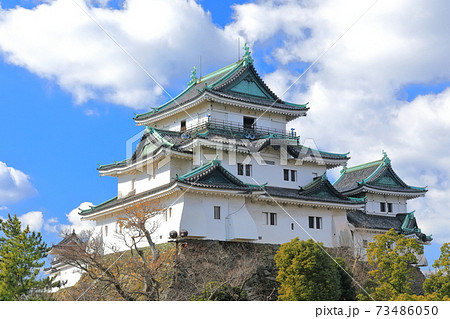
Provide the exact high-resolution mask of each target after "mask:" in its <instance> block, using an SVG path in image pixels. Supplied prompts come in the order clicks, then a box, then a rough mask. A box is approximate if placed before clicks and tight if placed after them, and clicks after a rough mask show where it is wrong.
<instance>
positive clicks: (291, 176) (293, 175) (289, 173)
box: [283, 169, 297, 182]
mask: <svg viewBox="0 0 450 319" xmlns="http://www.w3.org/2000/svg"><path fill="white" fill-rule="evenodd" d="M283 179H284V180H285V181H289V180H290V181H291V182H295V181H297V171H296V170H295V169H284V170H283Z"/></svg>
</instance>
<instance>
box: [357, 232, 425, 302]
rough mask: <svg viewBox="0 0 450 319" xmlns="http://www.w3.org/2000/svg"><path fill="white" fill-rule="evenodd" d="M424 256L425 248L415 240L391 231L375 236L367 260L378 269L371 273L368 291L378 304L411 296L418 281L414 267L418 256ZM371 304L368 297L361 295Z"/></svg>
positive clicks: (369, 246)
mask: <svg viewBox="0 0 450 319" xmlns="http://www.w3.org/2000/svg"><path fill="white" fill-rule="evenodd" d="M422 254H423V246H422V245H421V244H420V243H419V242H418V241H417V240H416V239H413V238H407V237H405V236H404V235H402V234H397V232H395V230H393V229H391V230H389V231H388V232H386V233H385V234H382V235H376V236H374V241H373V242H371V243H369V245H368V248H367V260H368V262H369V264H370V265H372V266H374V267H375V269H374V270H372V271H370V272H369V275H370V277H371V280H370V281H369V282H368V284H367V286H366V291H368V292H369V293H370V295H371V298H373V299H375V300H397V299H398V296H400V295H411V294H412V293H413V292H412V289H411V283H412V281H413V280H414V274H413V267H414V265H415V264H417V256H419V255H422ZM359 298H360V299H361V300H367V296H366V295H362V294H361V295H360V296H359Z"/></svg>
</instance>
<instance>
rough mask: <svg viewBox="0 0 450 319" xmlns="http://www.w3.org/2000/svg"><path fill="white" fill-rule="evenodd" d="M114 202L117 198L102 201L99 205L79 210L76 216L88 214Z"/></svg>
mask: <svg viewBox="0 0 450 319" xmlns="http://www.w3.org/2000/svg"><path fill="white" fill-rule="evenodd" d="M115 200H117V196H116V197H113V198H111V199H108V200H107V201H104V202H103V203H101V204H98V205H93V206H90V208H88V209H81V208H79V212H78V214H80V215H86V214H89V213H90V212H92V211H94V210H96V209H98V208H101V207H102V206H105V205H107V204H109V203H111V202H113V201H115Z"/></svg>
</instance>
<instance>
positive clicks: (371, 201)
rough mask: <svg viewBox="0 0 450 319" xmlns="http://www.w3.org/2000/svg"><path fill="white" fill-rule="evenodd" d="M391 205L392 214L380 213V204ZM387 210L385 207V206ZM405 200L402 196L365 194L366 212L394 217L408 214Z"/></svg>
mask: <svg viewBox="0 0 450 319" xmlns="http://www.w3.org/2000/svg"><path fill="white" fill-rule="evenodd" d="M381 202H383V203H392V204H393V205H392V213H388V212H387V211H386V212H381V210H380V203H381ZM386 210H387V206H386ZM407 210H408V208H407V204H406V198H405V197H403V196H392V195H378V194H367V203H366V212H367V213H369V214H383V215H396V214H399V213H402V214H405V213H408V211H407Z"/></svg>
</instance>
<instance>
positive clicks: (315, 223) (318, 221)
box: [308, 216, 322, 229]
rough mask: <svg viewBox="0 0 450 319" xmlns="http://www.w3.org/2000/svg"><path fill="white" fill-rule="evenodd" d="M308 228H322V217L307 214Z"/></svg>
mask: <svg viewBox="0 0 450 319" xmlns="http://www.w3.org/2000/svg"><path fill="white" fill-rule="evenodd" d="M308 224H309V228H315V229H322V217H315V216H309V217H308Z"/></svg>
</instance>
